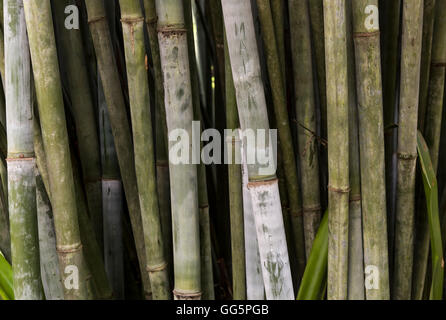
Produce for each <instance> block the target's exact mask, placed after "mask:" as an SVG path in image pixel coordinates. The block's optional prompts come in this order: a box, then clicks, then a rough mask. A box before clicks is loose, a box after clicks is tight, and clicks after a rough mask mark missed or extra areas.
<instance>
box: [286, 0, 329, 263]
mask: <svg viewBox="0 0 446 320" xmlns="http://www.w3.org/2000/svg"><path fill="white" fill-rule="evenodd" d="M288 4H289V12H290V28H291V32H290V33H291V49H292V56H293V70H294V89H295V108H296V118H297V136H298V147H299V154H298V157H299V164H300V173H301V175H300V176H301V179H300V180H301V192H302V212H303V217H304V234H305V253H306V257H307V258H308V257H309V255H310V252H311V247H312V245H313V241H314V238H315V236H316V232H317V230H318V227H319V222H320V219H321V204H320V196H319V190H320V189H319V160H318V150H317V141H316V137H315V136H314V134H313V132H316V131H317V129H316V103H315V99H314V98H315V94H314V91H315V90H314V86H313V83H314V81H313V62H312V48H311V35H310V17H309V8H308V2H307V1H301V0H291V1H289V2H288Z"/></svg>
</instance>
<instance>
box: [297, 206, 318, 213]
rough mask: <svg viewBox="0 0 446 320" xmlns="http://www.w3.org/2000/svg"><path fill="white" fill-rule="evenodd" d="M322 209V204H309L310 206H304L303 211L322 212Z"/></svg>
mask: <svg viewBox="0 0 446 320" xmlns="http://www.w3.org/2000/svg"><path fill="white" fill-rule="evenodd" d="M321 210H322V208H321V206H320V205H317V206H309V207H304V208H303V210H302V211H303V213H304V214H305V213H313V212H320V211H321Z"/></svg>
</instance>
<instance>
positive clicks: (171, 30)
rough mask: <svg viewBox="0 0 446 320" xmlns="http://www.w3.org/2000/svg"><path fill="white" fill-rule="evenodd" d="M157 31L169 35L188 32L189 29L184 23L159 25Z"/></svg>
mask: <svg viewBox="0 0 446 320" xmlns="http://www.w3.org/2000/svg"><path fill="white" fill-rule="evenodd" d="M157 31H158V32H161V33H164V34H166V35H168V34H176V33H186V32H187V29H186V28H185V27H184V25H182V24H181V25H166V26H158V28H157Z"/></svg>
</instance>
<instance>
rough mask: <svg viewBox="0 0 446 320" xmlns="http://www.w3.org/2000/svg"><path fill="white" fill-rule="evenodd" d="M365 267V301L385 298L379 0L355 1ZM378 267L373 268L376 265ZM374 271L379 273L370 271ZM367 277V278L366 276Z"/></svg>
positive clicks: (386, 256) (385, 220)
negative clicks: (373, 281) (369, 280)
mask: <svg viewBox="0 0 446 320" xmlns="http://www.w3.org/2000/svg"><path fill="white" fill-rule="evenodd" d="M353 32H354V35H353V37H354V42H355V56H356V83H357V90H358V91H357V93H358V116H359V149H360V163H361V165H360V166H361V201H362V216H363V234H364V236H363V238H364V266H365V272H366V275H367V276H377V281H378V282H377V283H376V284H375V285H369V286H368V285H367V284H368V283H367V282H366V298H367V299H368V300H377V299H389V295H390V291H389V270H388V269H389V266H388V246H387V243H388V240H387V211H386V209H387V207H386V181H385V151H384V124H383V123H384V120H383V107H382V106H383V100H382V83H381V56H380V38H379V13H378V1H377V0H358V1H353ZM375 268H376V269H375ZM368 270H372V271H371V272H375V270H376V271H378V272H379V274H377V275H375V274H371V272H370V271H368ZM366 281H367V279H366Z"/></svg>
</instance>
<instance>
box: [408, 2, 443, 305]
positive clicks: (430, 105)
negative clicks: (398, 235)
mask: <svg viewBox="0 0 446 320" xmlns="http://www.w3.org/2000/svg"><path fill="white" fill-rule="evenodd" d="M445 9H446V1H445V0H437V2H436V9H435V25H434V30H433V40H432V56H431V64H430V73H429V94H428V100H427V108H426V117H425V128H424V138H425V140H426V143H427V146H428V147H429V154H430V157H431V160H432V166H433V169H434V172H435V173H437V171H438V160H439V152H440V137H441V120H442V114H443V103H444V101H443V98H444V88H445V86H444V85H445V66H446V22H445V19H444V17H443V16H442V14H441V12H442V10H445ZM443 12H444V11H443ZM426 211H427V210H426V207H424V206H423V207H422V208H421V212H420V223H419V224H418V228H417V236H416V245H415V258H416V260H415V264H414V278H413V289H412V295H413V298H414V299H421V297H422V292H423V288H424V286H425V285H424V284H425V279H426V272H427V265H428V256H429V243H430V241H429V240H430V236H429V223H428V216H427V212H426Z"/></svg>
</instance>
